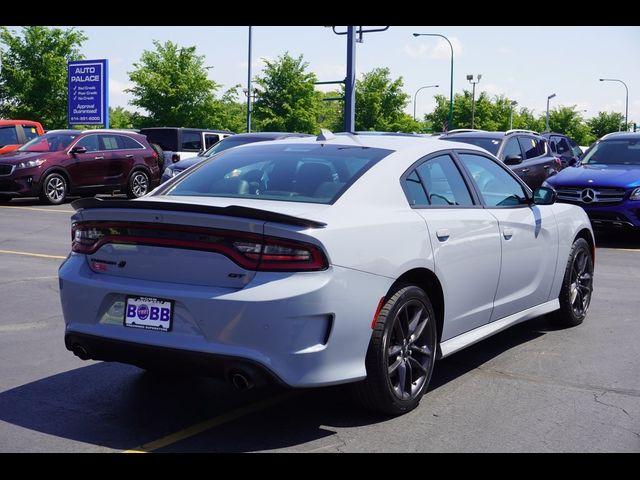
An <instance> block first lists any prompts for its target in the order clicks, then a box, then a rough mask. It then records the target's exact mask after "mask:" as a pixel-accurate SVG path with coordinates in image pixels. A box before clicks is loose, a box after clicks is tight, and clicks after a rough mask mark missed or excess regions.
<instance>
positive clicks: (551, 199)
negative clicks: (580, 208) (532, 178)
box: [533, 187, 558, 205]
mask: <svg viewBox="0 0 640 480" xmlns="http://www.w3.org/2000/svg"><path fill="white" fill-rule="evenodd" d="M557 199H558V194H557V193H556V191H555V190H554V189H553V188H549V187H536V188H535V189H534V190H533V203H534V204H535V205H553V204H554V203H556V200H557Z"/></svg>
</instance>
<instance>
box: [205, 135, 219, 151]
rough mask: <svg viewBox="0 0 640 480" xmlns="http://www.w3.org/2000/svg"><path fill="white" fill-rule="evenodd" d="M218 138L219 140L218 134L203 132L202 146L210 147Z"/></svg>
mask: <svg viewBox="0 0 640 480" xmlns="http://www.w3.org/2000/svg"><path fill="white" fill-rule="evenodd" d="M218 140H220V136H219V135H212V134H210V133H205V134H204V142H205V147H204V148H211V147H212V146H214V145H215V144H216V143H218Z"/></svg>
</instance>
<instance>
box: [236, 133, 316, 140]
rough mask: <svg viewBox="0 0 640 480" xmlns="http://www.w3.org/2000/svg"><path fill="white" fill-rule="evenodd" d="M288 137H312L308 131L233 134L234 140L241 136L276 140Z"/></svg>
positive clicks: (241, 137)
mask: <svg viewBox="0 0 640 480" xmlns="http://www.w3.org/2000/svg"><path fill="white" fill-rule="evenodd" d="M289 137H313V135H310V134H308V133H294V132H250V133H238V134H236V135H234V136H233V139H234V140H238V139H243V138H262V139H264V140H277V139H280V138H289Z"/></svg>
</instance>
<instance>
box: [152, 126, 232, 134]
mask: <svg viewBox="0 0 640 480" xmlns="http://www.w3.org/2000/svg"><path fill="white" fill-rule="evenodd" d="M141 130H142V131H144V130H194V131H196V132H213V133H233V132H232V131H231V130H214V129H212V128H191V127H147V128H142V129H141Z"/></svg>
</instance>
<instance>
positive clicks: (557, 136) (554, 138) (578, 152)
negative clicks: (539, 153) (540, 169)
mask: <svg viewBox="0 0 640 480" xmlns="http://www.w3.org/2000/svg"><path fill="white" fill-rule="evenodd" d="M540 135H542V136H543V137H544V138H546V139H547V141H548V142H549V147H551V151H552V152H553V153H554V154H555V155H556V156H557V157H559V158H560V162H562V168H565V167H574V166H575V165H576V164H577V163H578V162H579V161H580V157H581V156H582V154H583V149H582V147H580V146H579V145H578V144H577V143H576V141H575V140H574V139H572V138H570V137H567V136H566V135H563V134H562V133H554V132H543V133H541V134H540Z"/></svg>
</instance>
